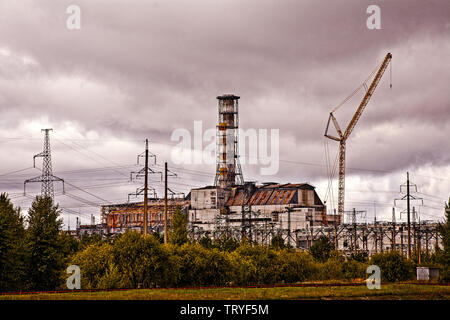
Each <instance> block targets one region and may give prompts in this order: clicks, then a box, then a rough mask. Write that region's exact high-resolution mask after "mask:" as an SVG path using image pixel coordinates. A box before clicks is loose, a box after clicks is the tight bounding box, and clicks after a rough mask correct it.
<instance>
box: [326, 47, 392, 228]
mask: <svg viewBox="0 0 450 320" xmlns="http://www.w3.org/2000/svg"><path fill="white" fill-rule="evenodd" d="M391 59H392V54H390V53H388V54H387V55H386V57H385V58H384V60H383V62H382V64H381V66H380V68H379V69H378V71H377V73H376V75H375V77H374V78H373V80H372V83H371V84H370V86H369V88H368V89H367V87H366V89H367V91H366V93H365V95H364V97H363V99H362V100H361V103H360V104H359V107H358V109H357V110H356V112H355V114H354V115H353V117H352V119H351V120H350V123H349V124H348V126H347V128H346V129H345V131H344V132H342V130H341V128H340V127H339V124H338V122H337V120H336V118H335V116H334V115H333V112H331V113H330V116H329V118H328V123H327V127H326V129H325V137H327V138H329V139H332V140H335V141H339V183H338V215H339V219H340V223H343V217H344V199H345V148H346V142H347V139H348V137H349V136H350V134H351V133H352V131H353V129H354V128H355V126H356V123H357V122H358V120H359V118H360V117H361V115H362V112H363V111H364V108H365V107H366V106H367V104H368V103H369V100H370V98H371V97H372V95H373V92H374V91H375V89H376V87H377V85H378V83H379V82H380V80H381V77H382V76H383V73H384V71H385V70H386V68H387V66H388V64H389V62H390V61H391ZM330 121H332V122H333V125H334V127H335V128H336V132H337V133H338V135H339V137H335V136H332V135H330V134H328V127H329V126H330Z"/></svg>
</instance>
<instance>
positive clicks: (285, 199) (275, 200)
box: [226, 183, 314, 206]
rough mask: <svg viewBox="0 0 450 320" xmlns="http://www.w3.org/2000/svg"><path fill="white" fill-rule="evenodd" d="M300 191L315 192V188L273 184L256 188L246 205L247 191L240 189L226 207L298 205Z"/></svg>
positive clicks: (302, 185)
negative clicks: (298, 191) (298, 192)
mask: <svg viewBox="0 0 450 320" xmlns="http://www.w3.org/2000/svg"><path fill="white" fill-rule="evenodd" d="M298 189H309V190H314V187H313V186H312V185H310V184H308V183H296V184H292V183H285V184H278V183H273V184H265V185H262V186H255V189H254V190H253V192H252V193H251V196H250V199H249V200H248V202H247V203H244V201H245V199H246V197H245V191H244V190H243V189H242V188H239V189H238V191H237V192H236V194H235V196H234V197H230V199H228V201H227V203H226V206H242V205H244V204H248V205H252V206H258V205H287V204H290V203H296V202H297V190H298Z"/></svg>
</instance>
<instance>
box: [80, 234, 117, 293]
mask: <svg viewBox="0 0 450 320" xmlns="http://www.w3.org/2000/svg"><path fill="white" fill-rule="evenodd" d="M112 258H113V247H112V245H110V244H107V243H105V244H91V245H89V246H87V247H86V248H85V249H84V250H83V251H79V252H78V253H77V254H75V256H74V257H73V258H72V261H71V264H74V265H77V266H79V267H80V270H81V288H82V289H94V288H102V287H101V286H100V285H99V282H100V279H102V278H103V277H104V276H105V275H106V274H107V271H108V270H110V269H111V266H112Z"/></svg>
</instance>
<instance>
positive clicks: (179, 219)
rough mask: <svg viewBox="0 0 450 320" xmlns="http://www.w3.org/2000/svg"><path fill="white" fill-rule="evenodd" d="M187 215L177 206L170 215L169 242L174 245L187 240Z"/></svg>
mask: <svg viewBox="0 0 450 320" xmlns="http://www.w3.org/2000/svg"><path fill="white" fill-rule="evenodd" d="M187 222H188V221H187V216H186V215H185V214H184V213H183V211H182V210H181V207H180V206H178V207H177V208H176V209H175V213H174V215H173V216H172V222H171V227H170V230H169V242H170V243H172V244H175V245H180V246H181V245H182V244H184V243H186V242H188V233H187Z"/></svg>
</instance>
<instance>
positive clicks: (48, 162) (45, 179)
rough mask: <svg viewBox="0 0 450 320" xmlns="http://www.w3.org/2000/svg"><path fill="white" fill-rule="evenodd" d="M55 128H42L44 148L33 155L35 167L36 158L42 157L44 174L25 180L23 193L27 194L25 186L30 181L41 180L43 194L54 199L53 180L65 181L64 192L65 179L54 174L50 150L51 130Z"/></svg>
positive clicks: (34, 166) (34, 165)
mask: <svg viewBox="0 0 450 320" xmlns="http://www.w3.org/2000/svg"><path fill="white" fill-rule="evenodd" d="M52 130H53V129H42V130H41V132H44V135H45V136H44V150H43V151H42V152H41V153H38V154H37V155H35V156H34V157H33V168H36V158H38V157H42V174H41V175H40V176H38V177H35V178H31V179H28V180H25V182H24V183H23V194H24V195H25V194H26V193H25V187H26V184H27V183H29V182H41V196H43V197H50V198H51V199H52V200H54V190H53V181H60V182H62V183H63V194H64V193H65V189H64V180H63V179H61V178H58V177H56V176H54V175H53V171H52V155H51V150H50V131H52Z"/></svg>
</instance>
